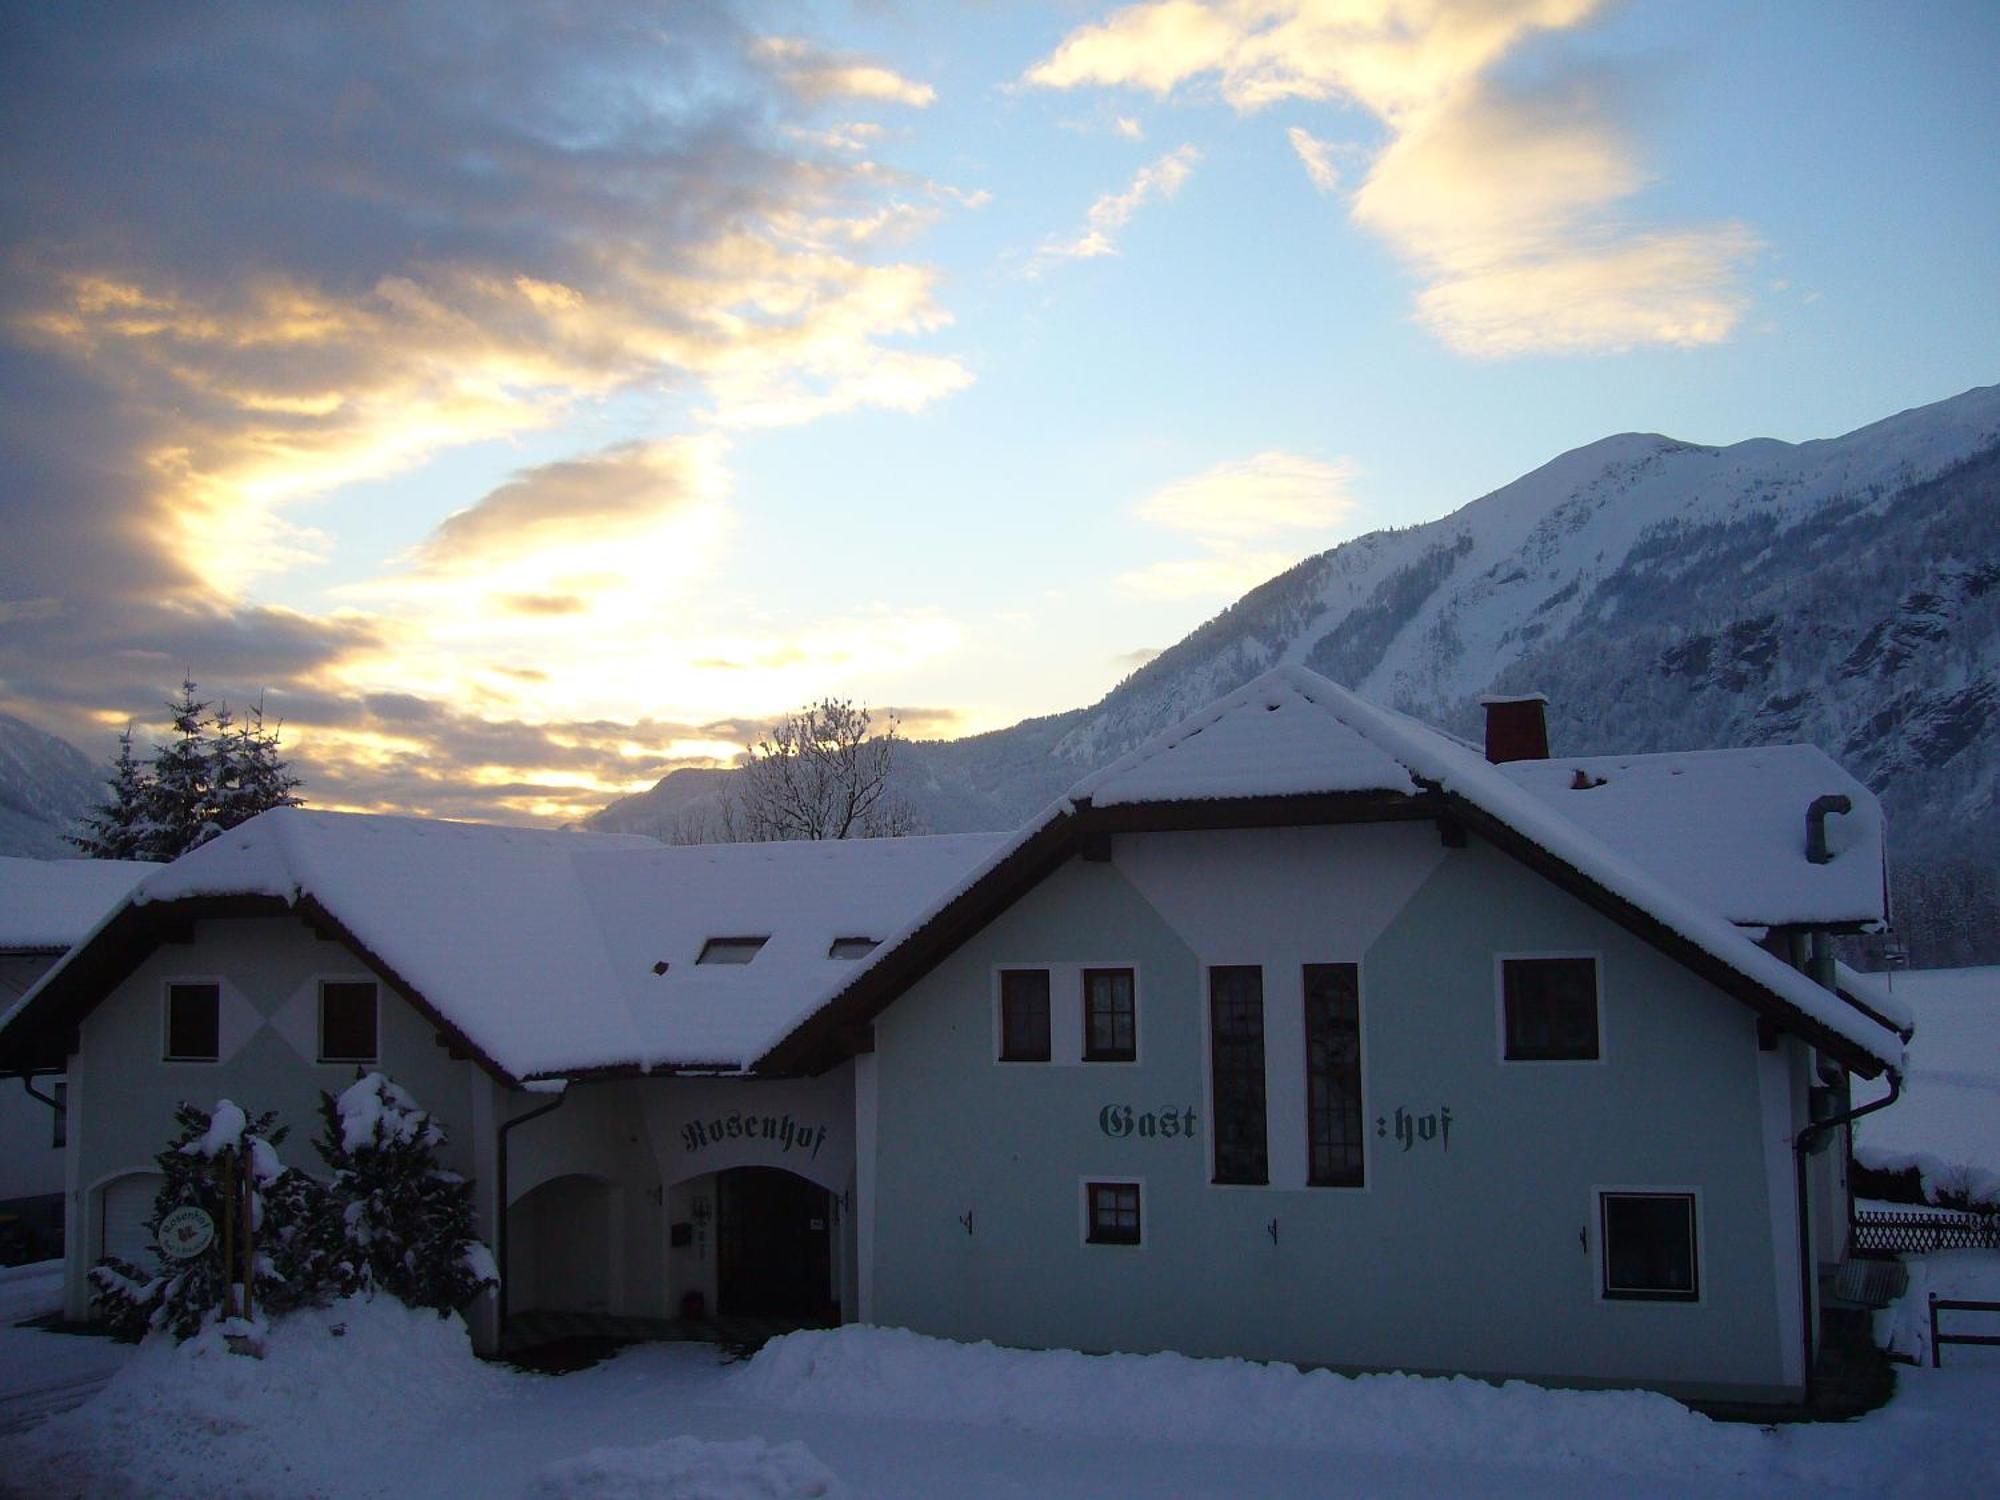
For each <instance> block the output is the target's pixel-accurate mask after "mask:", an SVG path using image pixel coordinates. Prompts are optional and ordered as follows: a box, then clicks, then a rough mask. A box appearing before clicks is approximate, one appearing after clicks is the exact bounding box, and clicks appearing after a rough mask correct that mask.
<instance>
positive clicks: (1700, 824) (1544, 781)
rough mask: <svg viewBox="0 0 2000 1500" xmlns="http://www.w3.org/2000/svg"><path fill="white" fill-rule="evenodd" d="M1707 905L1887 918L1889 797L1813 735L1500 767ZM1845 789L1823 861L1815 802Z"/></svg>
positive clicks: (1809, 918) (1763, 914) (1742, 916)
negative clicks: (1844, 806)
mask: <svg viewBox="0 0 2000 1500" xmlns="http://www.w3.org/2000/svg"><path fill="white" fill-rule="evenodd" d="M1494 769H1495V770H1497V771H1498V772H1499V773H1500V774H1501V775H1502V776H1504V777H1505V778H1506V779H1507V780H1509V781H1511V782H1512V783H1513V784H1514V785H1516V786H1518V787H1520V788H1521V789H1522V790H1523V791H1525V792H1528V793H1531V794H1532V795H1533V796H1535V797H1536V798H1538V799H1540V800H1541V801H1543V802H1545V803H1547V804H1548V805H1549V806H1550V807H1552V808H1554V809H1555V810H1556V811H1557V812H1559V813H1561V814H1562V815H1563V816H1564V817H1566V818H1568V819H1569V820H1570V821H1571V822H1572V823H1575V824H1576V825H1577V826H1578V827H1580V828H1582V829H1583V830H1585V831H1586V832H1587V833H1589V834H1591V835H1592V836H1593V837H1594V838H1597V839H1598V840H1600V841H1601V842H1603V843H1604V844H1605V845H1606V846H1607V847H1609V848H1611V849H1613V850H1616V851H1617V852H1618V853H1619V854H1621V855H1623V856H1625V858H1627V859H1629V860H1631V861H1632V862H1633V863H1634V864H1636V865H1639V866H1642V867H1643V868H1644V869H1646V870H1648V871H1650V872H1651V873H1652V874H1653V875H1655V876H1657V877H1659V879H1661V880H1662V881H1664V882H1665V883H1666V884H1667V885H1669V886H1671V887H1673V888H1674V889H1675V890H1676V891H1678V892H1680V893H1681V894H1682V895H1683V896H1686V897H1688V898H1689V899H1690V900H1693V901H1695V902H1697V903H1699V904H1700V905H1702V906H1704V907H1707V908H1708V909H1709V910H1711V911H1714V912H1717V913H1718V914H1720V915H1722V916H1724V917H1727V918H1728V919H1729V920H1730V921H1732V922H1734V923H1736V924H1738V925H1739V926H1745V927H1780V926H1788V925H1800V926H1829V927H1830V926H1837V925H1841V924H1846V923H1852V924H1857V925H1859V924H1873V923H1879V922H1881V921H1882V920H1884V918H1885V917H1886V916H1887V915H1888V912H1887V904H1886V900H1885V896H1884V883H1883V844H1882V805H1881V803H1879V802H1878V801H1876V799H1875V795H1874V794H1873V793H1872V792H1870V791H1869V790H1868V789H1867V788H1866V787H1865V786H1863V785H1862V784H1861V783H1860V782H1858V781H1856V780H1855V779H1854V778H1853V777H1852V776H1850V775H1848V774H1847V772H1845V771H1843V770H1842V769H1841V768H1840V767H1839V766H1838V765H1836V764H1834V762H1833V761H1832V760H1831V759H1829V758H1828V757H1827V755H1826V754H1825V752H1823V751H1821V750H1820V749H1818V748H1817V747H1816V746H1813V745H1770V746H1764V747H1761V748H1758V749H1750V750H1698V751H1689V752H1685V753H1676V754H1667V755H1597V756H1591V755H1584V756H1578V755H1565V756H1552V757H1551V758H1549V759H1548V760H1517V761H1509V762H1508V763H1507V764H1505V765H1502V766H1497V767H1495V768H1494ZM1828 794H1838V795H1842V796H1845V797H1847V798H1848V799H1849V800H1850V801H1851V802H1852V803H1853V811H1851V812H1848V813H1836V814H1833V815H1831V816H1829V817H1828V818H1827V820H1826V843H1827V852H1828V854H1829V855H1830V856H1831V858H1829V859H1828V860H1827V862H1826V863H1825V864H1813V863H1811V862H1810V861H1809V860H1807V858H1806V809H1807V808H1808V807H1809V806H1811V805H1812V803H1813V801H1814V799H1815V798H1818V797H1821V796H1824V795H1828Z"/></svg>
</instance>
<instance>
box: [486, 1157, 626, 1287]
mask: <svg viewBox="0 0 2000 1500" xmlns="http://www.w3.org/2000/svg"><path fill="white" fill-rule="evenodd" d="M616 1210H617V1202H616V1191H615V1189H614V1188H613V1187H612V1185H611V1184H610V1183H609V1182H607V1181H605V1180H604V1179H603V1178H602V1177H592V1176H587V1175H585V1174H583V1173H570V1174H568V1175H566V1176H562V1177H552V1178H550V1179H549V1180H548V1181H547V1182H544V1183H541V1184H540V1185H538V1186H536V1187H534V1188H531V1189H529V1190H528V1191H527V1192H525V1193H523V1194H522V1195H521V1196H520V1197H518V1198H516V1199H515V1200H514V1202H513V1203H512V1204H511V1205H509V1207H508V1209H507V1265H506V1267H505V1269H504V1272H503V1274H504V1275H505V1276H506V1278H507V1311H508V1315H509V1316H510V1317H511V1316H513V1315H514V1314H516V1313H525V1312H588V1313H603V1312H608V1311H610V1310H611V1308H612V1305H613V1300H614V1297H615V1295H616V1288H615V1282H616V1262H615V1256H616V1251H617V1223H616V1220H617V1212H616Z"/></svg>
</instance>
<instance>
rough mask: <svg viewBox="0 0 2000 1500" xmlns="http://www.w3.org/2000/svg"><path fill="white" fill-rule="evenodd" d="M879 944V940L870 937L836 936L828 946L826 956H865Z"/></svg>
mask: <svg viewBox="0 0 2000 1500" xmlns="http://www.w3.org/2000/svg"><path fill="white" fill-rule="evenodd" d="M879 946H881V940H880V939H878V938H872V937H837V938H835V939H834V940H833V942H832V943H831V944H830V945H829V946H828V948H827V950H826V956H827V957H828V958H866V957H867V956H868V955H869V954H871V953H873V952H874V951H875V950H876V948H878V947H879Z"/></svg>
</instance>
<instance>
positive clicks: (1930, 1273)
mask: <svg viewBox="0 0 2000 1500" xmlns="http://www.w3.org/2000/svg"><path fill="white" fill-rule="evenodd" d="M1903 1264H1904V1265H1905V1266H1906V1267H1907V1268H1908V1269H1909V1272H1910V1285H1909V1288H1908V1289H1907V1290H1906V1291H1905V1292H1904V1293H1903V1295H1902V1296H1900V1297H1898V1298H1897V1299H1896V1300H1895V1301H1894V1302H1892V1303H1890V1304H1889V1305H1888V1306H1887V1307H1885V1308H1883V1309H1882V1310H1881V1311H1880V1312H1878V1313H1876V1314H1875V1342H1876V1343H1878V1344H1880V1345H1881V1346H1882V1347H1883V1348H1884V1349H1887V1350H1888V1351H1889V1352H1890V1353H1891V1354H1895V1355H1900V1356H1902V1357H1903V1358H1906V1359H1909V1360H1913V1361H1914V1362H1915V1363H1917V1364H1919V1365H1928V1364H1929V1363H1930V1362H1931V1312H1930V1297H1931V1294H1932V1293H1936V1294H1937V1295H1938V1296H1940V1297H1942V1298H1944V1299H1946V1300H1947V1301H1953V1300H1957V1301H1965V1302H2000V1252H1996V1251H1993V1250H1939V1251H1936V1252H1934V1253H1932V1254H1930V1255H1906V1256H1904V1257H1903ZM1938 1329H1939V1331H1940V1332H1942V1333H1947V1334H1951V1333H1972V1334H2000V1314H1994V1313H1979V1312H1957V1311H1947V1312H1942V1313H1939V1314H1938ZM1939 1363H1940V1367H1941V1368H1945V1369H1954V1370H1956V1369H1963V1368H1967V1367H1970V1366H1975V1365H1976V1366H1988V1367H1991V1368H1993V1369H1996V1370H2000V1348H1993V1347H1990V1346H1984V1345H1979V1344H1946V1345H1945V1346H1944V1352H1943V1357H1942V1359H1941V1360H1940V1362H1939Z"/></svg>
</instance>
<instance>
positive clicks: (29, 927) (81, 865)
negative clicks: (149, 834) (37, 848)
mask: <svg viewBox="0 0 2000 1500" xmlns="http://www.w3.org/2000/svg"><path fill="white" fill-rule="evenodd" d="M161 868H162V867H161V866H159V865H151V864H144V863H141V862H140V861H137V860H129V859H16V858H12V857H6V858H0V953H60V952H61V951H62V950H63V949H65V948H67V947H69V945H70V944H71V943H74V942H75V941H76V940H77V939H78V938H80V937H82V936H83V935H84V934H85V933H87V932H89V931H90V930H91V929H92V928H94V927H95V926H96V925H97V924H98V922H99V921H100V920H101V919H102V918H103V917H104V916H105V915H107V914H108V913H109V912H111V911H112V910H114V909H115V908H116V907H117V906H118V904H119V903H120V902H122V901H123V900H124V899H125V897H126V896H127V895H128V894H130V892H131V890H132V887H133V886H135V885H137V884H138V883H139V881H140V880H142V879H144V878H145V877H146V876H148V875H154V874H158V873H159V871H160V869H161Z"/></svg>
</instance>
